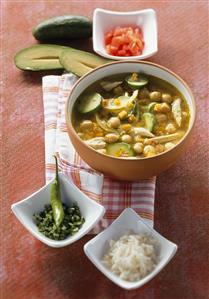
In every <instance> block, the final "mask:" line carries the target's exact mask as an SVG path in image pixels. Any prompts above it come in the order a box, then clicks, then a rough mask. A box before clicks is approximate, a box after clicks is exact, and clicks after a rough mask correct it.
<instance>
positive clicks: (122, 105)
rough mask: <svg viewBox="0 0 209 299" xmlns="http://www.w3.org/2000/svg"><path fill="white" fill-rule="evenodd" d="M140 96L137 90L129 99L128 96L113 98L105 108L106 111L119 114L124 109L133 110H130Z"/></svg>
mask: <svg viewBox="0 0 209 299" xmlns="http://www.w3.org/2000/svg"><path fill="white" fill-rule="evenodd" d="M137 96H138V90H135V91H134V92H133V94H132V95H131V96H130V97H129V96H128V95H124V96H119V97H117V98H112V99H109V100H108V103H107V105H106V106H105V107H104V109H105V110H108V111H110V112H118V111H120V110H122V109H126V110H128V111H129V110H131V109H130V108H129V106H130V104H132V103H133V102H134V101H135V99H136V98H137Z"/></svg>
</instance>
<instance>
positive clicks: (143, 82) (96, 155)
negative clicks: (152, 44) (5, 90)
mask: <svg viewBox="0 0 209 299" xmlns="http://www.w3.org/2000/svg"><path fill="white" fill-rule="evenodd" d="M194 119H195V104H194V99H193V96H192V93H191V91H190V89H189V87H188V86H187V85H186V83H185V82H184V81H183V80H182V79H180V78H179V77H178V76H177V75H175V74H174V73H172V72H171V71H169V70H167V69H165V68H164V67H161V66H159V65H156V64H153V63H149V62H136V61H131V62H130V61H129V62H115V63H110V64H108V65H105V66H102V67H100V68H97V69H95V70H93V71H92V72H89V73H88V74H87V75H85V76H84V77H82V78H81V79H80V80H79V81H78V82H77V83H76V84H75V86H74V88H73V90H72V92H71V94H70V97H69V99H68V102H67V108H66V122H67V127H68V132H69V136H70V138H71V141H72V143H73V145H74V146H75V149H76V151H77V152H78V153H79V155H80V156H81V157H82V158H83V160H84V161H86V162H87V163H88V164H89V165H90V166H92V167H93V168H94V169H96V170H99V171H101V172H103V173H105V174H108V175H110V176H113V177H115V178H117V179H122V180H130V181H133V180H137V179H143V178H149V177H152V176H153V175H156V174H158V173H160V172H162V171H163V170H165V169H167V168H168V167H169V166H171V165H172V164H173V163H174V162H175V161H176V160H177V158H178V157H179V156H180V155H181V153H182V152H183V151H184V149H185V147H186V145H187V143H188V142H187V141H188V140H189V137H190V135H191V134H190V133H191V130H192V127H193V124H194Z"/></svg>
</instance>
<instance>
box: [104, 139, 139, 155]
mask: <svg viewBox="0 0 209 299" xmlns="http://www.w3.org/2000/svg"><path fill="white" fill-rule="evenodd" d="M106 149H107V154H108V155H110V156H114V157H132V156H134V152H133V150H132V148H131V146H130V144H128V143H125V142H118V143H111V144H108V145H107V147H106Z"/></svg>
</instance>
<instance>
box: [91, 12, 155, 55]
mask: <svg viewBox="0 0 209 299" xmlns="http://www.w3.org/2000/svg"><path fill="white" fill-rule="evenodd" d="M117 26H139V27H140V28H141V29H142V32H143V37H144V42H145V46H144V49H143V52H142V54H141V55H138V56H128V57H123V56H113V55H109V54H108V53H107V51H106V49H105V42H104V40H105V34H106V33H107V32H108V31H110V30H112V29H114V28H115V27H117ZM93 48H94V51H95V52H96V53H98V54H99V55H101V56H103V57H106V58H109V59H114V60H133V59H145V58H148V57H150V56H152V55H154V54H155V53H156V52H157V51H158V45H157V17H156V12H155V11H154V10H153V9H144V10H138V11H132V12H131V11H130V12H117V11H110V10H105V9H101V8H96V9H95V10H94V14H93Z"/></svg>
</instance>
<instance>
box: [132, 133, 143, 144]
mask: <svg viewBox="0 0 209 299" xmlns="http://www.w3.org/2000/svg"><path fill="white" fill-rule="evenodd" d="M134 141H135V142H141V143H143V142H144V139H143V138H142V137H141V136H140V135H136V136H134Z"/></svg>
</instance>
